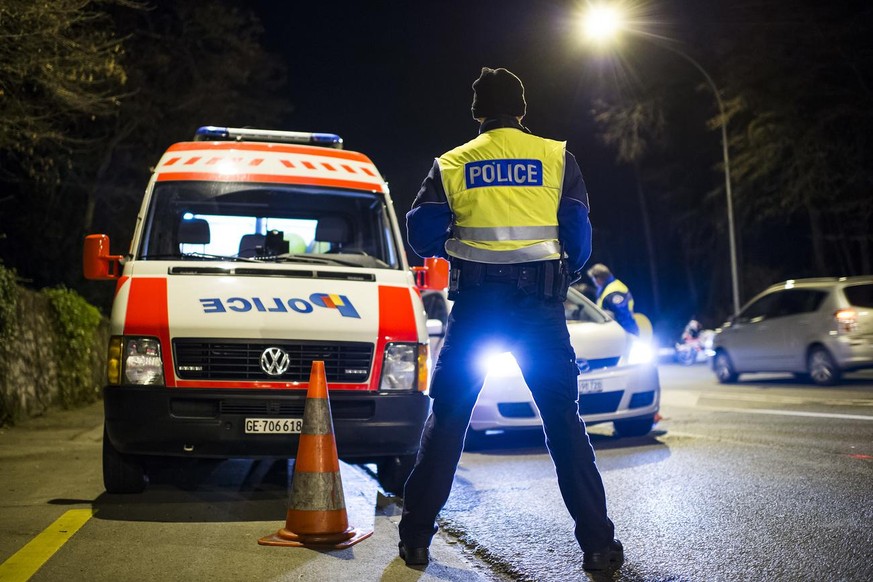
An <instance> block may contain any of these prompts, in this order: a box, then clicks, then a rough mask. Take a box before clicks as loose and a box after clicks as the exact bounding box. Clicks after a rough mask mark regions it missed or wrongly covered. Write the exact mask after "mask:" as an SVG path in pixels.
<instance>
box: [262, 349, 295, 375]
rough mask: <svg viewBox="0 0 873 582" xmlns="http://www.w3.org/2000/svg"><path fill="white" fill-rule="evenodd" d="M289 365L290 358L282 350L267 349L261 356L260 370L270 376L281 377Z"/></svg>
mask: <svg viewBox="0 0 873 582" xmlns="http://www.w3.org/2000/svg"><path fill="white" fill-rule="evenodd" d="M290 365H291V358H290V357H288V354H287V352H285V350H283V349H282V348H267V349H266V350H264V352H263V353H262V354H261V370H263V371H264V372H266V373H267V374H269V375H270V376H281V375H282V374H284V373H285V371H286V370H287V369H288V366H290Z"/></svg>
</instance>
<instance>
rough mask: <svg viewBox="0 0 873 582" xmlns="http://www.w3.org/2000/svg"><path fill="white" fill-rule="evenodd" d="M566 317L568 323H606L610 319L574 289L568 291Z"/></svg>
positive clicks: (565, 307)
mask: <svg viewBox="0 0 873 582" xmlns="http://www.w3.org/2000/svg"><path fill="white" fill-rule="evenodd" d="M564 317H565V318H566V319H567V323H582V322H591V323H606V322H607V321H609V319H610V318H609V316H608V315H606V313H604V312H603V311H601V310H600V309H598V308H597V306H596V305H594V303H592V302H591V301H590V300H588V299H587V298H586V297H585V296H584V295H583V294H582V293H580V292H579V291H577V290H576V289H573V288H572V287H570V289H568V290H567V299H566V300H565V301H564Z"/></svg>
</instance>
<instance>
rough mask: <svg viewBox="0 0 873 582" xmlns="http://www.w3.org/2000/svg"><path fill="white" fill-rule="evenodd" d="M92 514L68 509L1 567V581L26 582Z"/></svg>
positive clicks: (86, 511) (91, 512)
mask: <svg viewBox="0 0 873 582" xmlns="http://www.w3.org/2000/svg"><path fill="white" fill-rule="evenodd" d="M92 515H94V510H93V509H71V510H69V511H67V512H65V513H64V514H63V515H62V516H60V517H59V518H58V519H57V521H55V522H54V523H53V524H51V525H50V526H48V527H47V528H45V529H44V530H43V531H42V533H41V534H39V535H38V536H36V537H35V538H33V539H32V540H30V541H29V542H28V543H27V544H26V545H25V546H24V547H23V548H21V549H20V550H18V551H17V552H16V553H14V554H12V556H11V557H10V558H9V559H8V560H6V561H5V562H3V563H2V564H0V580H2V581H3V582H25V581H26V580H29V579H30V578H31V576H33V575H34V574H36V572H37V570H39V569H40V568H42V566H43V565H44V564H45V563H46V562H48V561H49V559H50V558H51V557H52V556H53V555H54V554H55V552H57V551H58V550H59V549H61V546H63V545H64V544H65V543H67V541H68V540H69V539H70V538H71V537H73V535H75V533H76V532H77V531H79V529H81V527H82V526H83V525H85V523H86V522H87V521H88V520H89V519H91V516H92Z"/></svg>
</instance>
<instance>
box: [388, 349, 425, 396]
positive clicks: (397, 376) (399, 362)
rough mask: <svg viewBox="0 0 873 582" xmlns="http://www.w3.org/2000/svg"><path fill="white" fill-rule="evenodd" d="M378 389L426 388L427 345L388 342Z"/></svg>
mask: <svg viewBox="0 0 873 582" xmlns="http://www.w3.org/2000/svg"><path fill="white" fill-rule="evenodd" d="M379 389H380V390H416V389H418V390H426V389H427V345H426V344H388V345H387V346H386V347H385V359H384V361H383V363H382V382H380V385H379Z"/></svg>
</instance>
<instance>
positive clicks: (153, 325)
mask: <svg viewBox="0 0 873 582" xmlns="http://www.w3.org/2000/svg"><path fill="white" fill-rule="evenodd" d="M124 335H142V336H152V337H157V338H158V339H159V340H160V341H161V355H162V356H163V358H164V379H165V381H166V385H167V386H175V385H176V375H175V374H174V373H173V350H172V349H171V347H170V314H169V309H168V307H167V280H166V279H165V278H162V277H137V278H132V279H131V280H130V293H129V294H128V298H127V313H126V314H125V316H124Z"/></svg>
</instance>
